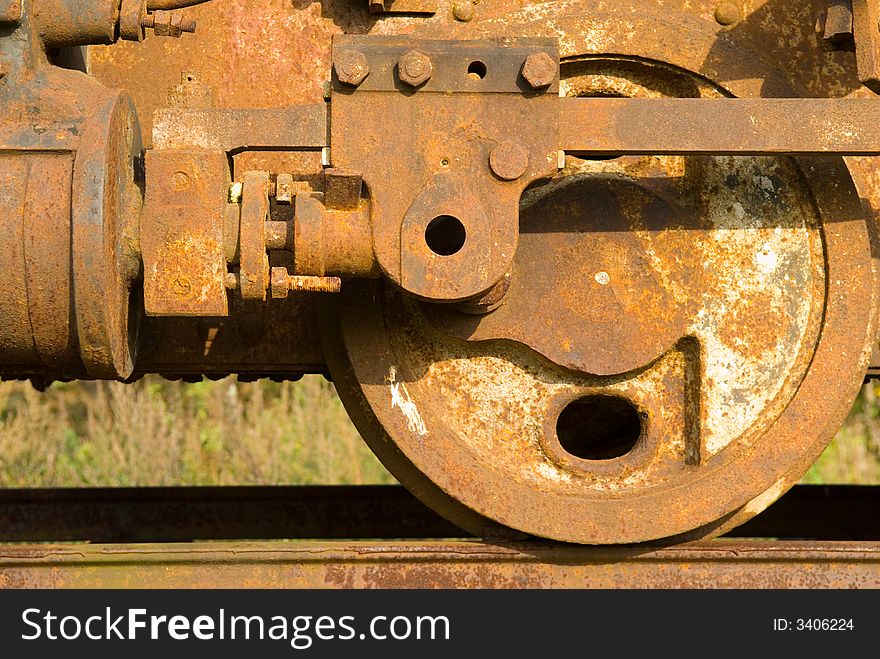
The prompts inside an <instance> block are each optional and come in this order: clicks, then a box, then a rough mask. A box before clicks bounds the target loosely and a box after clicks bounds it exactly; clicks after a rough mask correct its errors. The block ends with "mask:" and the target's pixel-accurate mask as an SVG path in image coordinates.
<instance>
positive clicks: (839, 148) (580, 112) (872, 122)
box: [559, 98, 880, 157]
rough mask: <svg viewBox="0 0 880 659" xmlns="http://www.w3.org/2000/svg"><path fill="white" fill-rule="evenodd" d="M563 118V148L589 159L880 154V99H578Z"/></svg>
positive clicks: (571, 101)
mask: <svg viewBox="0 0 880 659" xmlns="http://www.w3.org/2000/svg"><path fill="white" fill-rule="evenodd" d="M560 115H561V118H562V120H561V121H560V127H561V130H560V135H559V148H560V149H563V150H565V151H566V152H570V153H572V154H574V155H577V154H578V153H579V152H581V153H583V155H585V156H587V157H597V156H608V155H614V156H616V155H652V156H662V155H697V154H713V155H725V154H728V155H731V154H733V155H740V156H747V155H761V154H776V153H780V154H788V155H799V154H800V155H804V154H820V153H829V154H831V153H839V154H841V155H872V154H873V155H876V154H877V153H878V152H880V121H878V108H877V101H876V100H875V99H847V100H844V101H841V100H840V99H779V98H774V99H724V100H720V99H719V100H718V101H717V102H716V103H714V104H707V103H705V101H702V100H699V99H672V98H667V99H657V98H651V99H623V98H577V99H565V100H563V101H562V107H561V108H560ZM587 126H589V130H585V127H587ZM719 126H724V130H718V127H719Z"/></svg>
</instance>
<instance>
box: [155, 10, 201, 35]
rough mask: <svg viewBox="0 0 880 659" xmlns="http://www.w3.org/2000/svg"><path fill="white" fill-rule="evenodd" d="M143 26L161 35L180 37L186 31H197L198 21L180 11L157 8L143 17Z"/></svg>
mask: <svg viewBox="0 0 880 659" xmlns="http://www.w3.org/2000/svg"><path fill="white" fill-rule="evenodd" d="M141 27H142V28H144V29H146V30H153V31H154V32H155V33H156V35H157V36H160V37H179V36H180V35H181V34H182V33H184V32H188V33H190V34H192V33H193V32H195V31H196V22H195V21H193V20H190V19H185V18H184V17H183V14H181V13H180V12H179V11H162V10H157V11H154V12H153V13H152V14H147V15H146V16H144V17H143V18H141Z"/></svg>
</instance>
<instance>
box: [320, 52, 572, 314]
mask: <svg viewBox="0 0 880 659" xmlns="http://www.w3.org/2000/svg"><path fill="white" fill-rule="evenodd" d="M333 61H334V76H333V92H334V93H333V102H332V104H331V112H332V121H331V122H330V126H331V135H330V152H331V158H332V165H333V167H335V168H340V169H345V170H351V171H356V172H359V173H362V174H363V180H364V184H365V185H366V187H367V189H368V190H369V193H370V200H371V202H372V208H373V214H372V227H373V250H374V252H375V254H376V257H377V260H378V262H379V265H380V267H381V268H382V270H383V271H384V272H385V274H386V275H387V276H388V277H389V278H390V279H391V280H392V281H394V282H396V283H397V284H399V285H400V286H402V287H403V288H404V289H405V290H407V291H408V292H410V293H411V294H413V295H415V296H418V297H422V298H426V299H432V300H446V301H457V300H464V299H467V298H471V297H473V296H475V295H479V294H480V293H483V292H485V291H486V290H488V289H490V288H491V287H492V286H493V285H495V284H496V283H497V282H498V281H499V280H500V279H501V278H502V277H503V276H504V274H505V273H506V272H507V270H508V269H509V268H510V264H511V262H512V259H513V255H514V253H515V252H516V245H517V240H518V224H519V199H520V196H521V194H522V192H523V190H524V189H525V188H526V186H528V185H529V184H530V183H531V182H533V181H534V180H536V179H539V178H542V177H546V176H550V175H552V174H553V173H555V172H556V168H557V162H558V160H557V135H558V100H559V99H558V62H559V57H558V52H557V45H556V41H555V40H552V39H550V40H548V39H508V40H506V41H503V42H500V43H499V42H498V41H428V40H416V39H412V38H405V39H401V38H390V37H385V38H377V37H351V36H344V37H337V38H336V39H334V42H333ZM547 63H549V66H548V64H547ZM545 69H546V70H548V71H549V75H547V71H545ZM431 231H433V232H434V234H436V235H437V241H438V242H437V243H436V244H434V245H432V244H431V233H430V232H431Z"/></svg>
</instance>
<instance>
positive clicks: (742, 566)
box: [0, 486, 880, 588]
mask: <svg viewBox="0 0 880 659" xmlns="http://www.w3.org/2000/svg"><path fill="white" fill-rule="evenodd" d="M878 503H880V488H874V487H868V486H799V487H796V488H794V489H793V490H791V491H790V492H789V493H788V494H786V495H785V496H784V497H782V498H781V499H780V500H779V501H778V502H777V503H775V504H774V505H773V506H771V507H770V508H769V509H767V510H766V511H765V512H764V513H762V514H761V515H759V516H757V517H755V518H754V519H753V520H751V521H750V522H748V523H746V524H744V525H743V526H741V527H739V528H738V529H736V530H735V531H733V532H731V533H729V534H728V535H727V536H725V537H723V538H720V539H717V540H713V541H707V542H696V543H685V544H679V545H671V544H667V545H666V546H664V545H662V544H649V545H632V546H614V547H585V546H575V545H566V544H560V543H553V542H547V541H537V540H532V539H525V538H522V537H514V536H512V535H506V536H505V534H504V533H503V532H501V531H499V532H498V533H497V534H493V537H491V538H482V539H480V538H474V537H469V536H468V535H467V534H466V533H464V532H463V531H460V530H458V529H457V528H456V527H454V526H452V525H451V524H449V522H446V521H445V520H444V519H442V518H441V517H439V516H437V515H436V514H435V513H433V512H432V511H430V510H429V509H427V508H425V507H424V506H422V504H420V503H419V502H418V501H417V500H416V499H415V498H413V497H412V495H410V494H409V493H408V492H407V491H406V490H404V489H403V488H400V487H396V486H390V487H388V486H356V487H344V486H327V487H323V486H322V487H253V488H247V487H243V488H138V489H122V490H116V489H95V490H6V491H2V492H0V541H2V542H4V543H9V544H7V545H5V546H3V547H2V548H0V586H3V587H6V588H16V587H29V588H54V587H130V588H137V587H151V588H152V587H173V588H180V587H194V588H198V587H243V586H246V587H299V588H310V587H311V588H320V587H390V588H400V587H407V588H412V587H441V588H454V587H500V588H508V587H511V588H512V587H517V588H522V587H528V588H546V587H596V588H612V587H618V588H619V587H634V588H645V587H661V588H667V587H740V588H761V587H769V588H790V587H795V588H818V587H827V588H850V587H874V588H876V587H880V520H878V518H877V516H876V514H874V513H875V511H876V510H877V504H878Z"/></svg>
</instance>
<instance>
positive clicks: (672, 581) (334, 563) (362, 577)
mask: <svg viewBox="0 0 880 659" xmlns="http://www.w3.org/2000/svg"><path fill="white" fill-rule="evenodd" d="M878 564H880V545H878V544H877V543H869V542H822V543H815V542H813V543H807V542H796V541H791V542H744V541H734V540H716V541H713V542H709V543H694V544H689V545H683V546H680V547H676V548H674V549H645V548H639V549H632V548H624V547H621V548H588V547H573V546H565V545H554V544H548V543H504V544H485V543H480V542H476V541H458V542H452V541H421V542H415V541H408V542H406V541H384V542H381V541H374V542H363V541H361V542H357V541H336V542H313V541H312V542H309V541H304V542H275V543H256V542H251V543H240V542H230V543H200V544H178V545H175V544H166V545H162V544H159V545H82V544H80V545H60V546H52V545H42V546H39V545H38V546H18V547H16V546H11V547H2V548H0V587H3V588H267V587H271V588H279V587H280V588H496V589H503V588H877V587H878V586H880V565H878Z"/></svg>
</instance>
